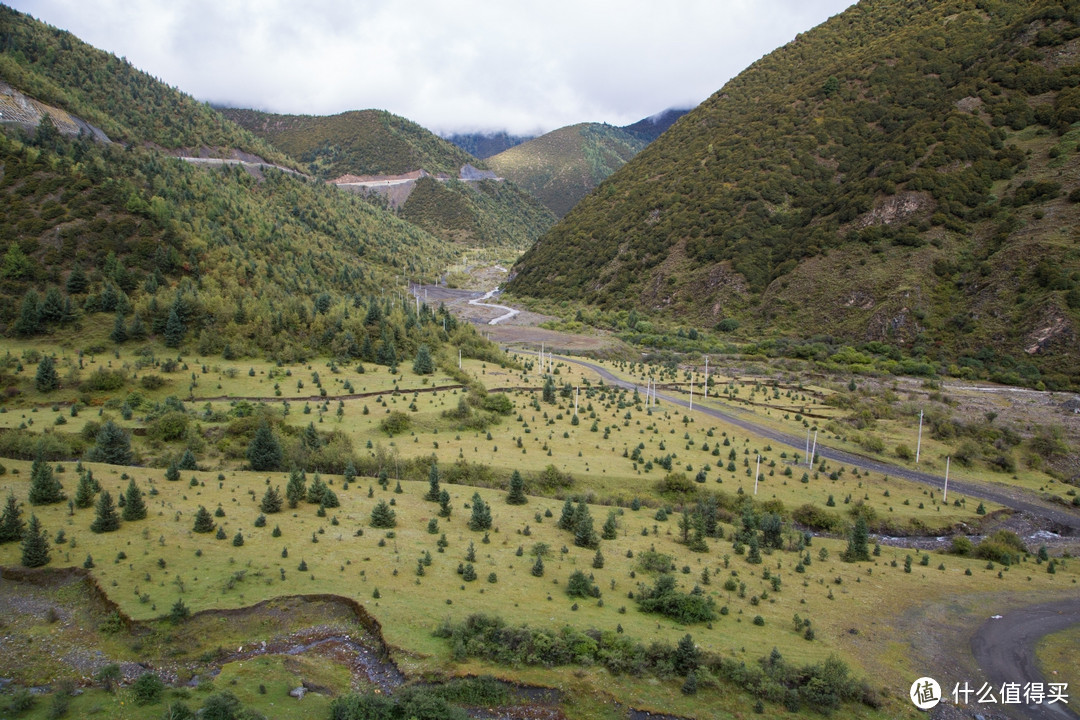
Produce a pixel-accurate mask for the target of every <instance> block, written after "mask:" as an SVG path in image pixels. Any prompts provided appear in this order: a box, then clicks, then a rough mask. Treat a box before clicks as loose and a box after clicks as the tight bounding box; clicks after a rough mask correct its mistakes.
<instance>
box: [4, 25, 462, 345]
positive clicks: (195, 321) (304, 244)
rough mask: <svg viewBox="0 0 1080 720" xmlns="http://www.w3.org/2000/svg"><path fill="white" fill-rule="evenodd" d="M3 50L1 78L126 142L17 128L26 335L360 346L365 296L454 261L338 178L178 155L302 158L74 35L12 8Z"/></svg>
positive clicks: (13, 302)
mask: <svg viewBox="0 0 1080 720" xmlns="http://www.w3.org/2000/svg"><path fill="white" fill-rule="evenodd" d="M0 48H2V52H0V79H2V80H3V81H4V82H6V83H8V84H10V85H11V86H13V87H15V88H17V89H18V90H20V91H22V92H23V93H26V95H28V96H30V97H33V98H35V99H37V100H41V101H43V102H47V103H49V104H50V105H52V106H55V107H57V108H59V109H61V110H63V111H64V112H67V113H72V114H74V115H77V116H79V117H81V118H83V119H84V120H86V121H88V122H90V123H92V124H93V125H95V126H97V127H100V128H102V129H103V130H104V131H105V132H106V133H107V134H108V136H109V138H110V139H111V140H112V141H114V142H111V143H106V142H99V141H96V140H94V139H93V138H91V137H89V136H87V135H84V136H81V137H67V136H63V135H61V134H60V133H58V132H57V131H56V128H55V127H54V125H53V123H52V122H51V121H50V122H44V121H43V122H41V124H40V125H39V126H38V127H37V128H36V130H32V131H30V132H28V131H27V130H25V129H24V128H23V127H22V126H20V125H9V124H4V125H0V130H2V132H0V204H2V206H3V207H4V212H3V213H0V252H3V253H4V257H3V260H2V261H0V324H2V325H3V327H4V329H5V331H6V332H7V333H8V334H9V335H14V336H22V337H30V336H34V335H38V334H42V333H50V332H54V331H58V330H62V329H65V328H70V327H75V326H78V325H80V324H86V323H96V324H103V323H109V324H110V325H111V324H112V323H113V322H115V323H116V324H117V326H120V325H123V326H124V328H125V329H126V330H133V332H130V333H129V334H131V335H132V336H134V337H139V336H142V337H145V336H146V335H147V334H155V335H158V336H166V335H168V337H167V338H166V339H167V340H168V342H169V344H171V345H173V346H175V347H180V346H185V347H187V346H190V347H193V348H197V349H198V351H199V352H200V353H215V352H221V351H222V350H224V349H225V348H226V346H228V347H229V348H230V351H231V352H232V353H234V354H237V355H242V354H244V353H247V352H251V353H255V352H260V353H269V354H271V355H275V356H278V357H294V356H295V355H296V354H297V353H299V354H310V353H311V352H313V351H328V352H342V353H344V354H345V355H349V354H350V353H351V352H352V350H353V349H355V346H356V345H357V344H359V335H357V334H356V333H355V332H350V331H352V330H355V328H352V327H351V326H352V325H353V324H355V323H356V322H359V321H360V320H361V319H362V318H359V319H357V318H355V316H356V315H357V314H359V313H361V312H362V311H358V310H356V309H355V308H357V307H359V306H360V305H361V301H362V300H363V305H364V307H366V306H367V305H368V302H367V300H368V296H369V294H376V293H378V294H382V293H384V292H387V291H389V290H391V289H392V288H394V287H395V286H396V287H401V288H403V287H404V283H405V280H406V279H407V278H414V279H415V278H422V277H425V276H426V277H428V278H433V277H434V276H435V275H436V274H437V273H438V272H439V271H441V270H442V269H443V268H444V267H445V266H446V264H447V263H449V262H450V261H451V259H452V258H453V257H454V253H453V251H452V250H451V249H450V248H449V246H448V245H447V243H445V242H442V241H440V240H438V239H436V238H435V237H434V236H432V235H430V234H429V233H426V232H424V231H423V230H421V229H419V228H418V227H417V226H416V225H414V224H411V223H408V222H405V221H403V220H401V219H399V218H397V217H395V216H394V214H392V213H390V212H387V211H384V210H382V209H380V208H377V207H374V206H373V205H371V204H370V203H367V202H364V201H363V200H361V199H359V198H357V197H356V196H353V195H349V194H347V193H343V192H341V191H339V190H338V189H337V188H335V187H333V186H328V185H324V184H322V183H317V182H312V181H306V180H304V179H302V178H297V177H294V176H292V175H289V174H287V173H283V172H278V171H274V170H265V171H261V172H260V171H256V170H246V169H243V168H241V167H238V166H228V165H227V166H223V167H220V168H217V169H208V168H204V167H195V166H192V165H189V164H187V163H185V162H183V161H181V160H179V159H177V158H176V157H174V155H175V154H176V153H177V151H178V150H179V149H181V148H204V147H207V148H216V149H218V150H220V151H221V152H232V151H234V150H235V151H240V152H243V153H251V154H258V155H260V156H262V157H265V158H267V159H270V160H273V161H275V162H279V163H284V164H286V165H289V164H291V160H290V159H289V158H288V157H286V156H285V155H283V154H281V153H280V152H278V151H276V150H274V149H273V148H272V147H270V146H269V145H267V144H266V143H265V142H264V141H262V140H259V139H258V138H255V137H254V136H252V135H251V134H250V133H248V132H247V131H245V130H243V129H241V128H240V127H238V126H236V125H234V124H233V123H231V122H229V121H227V120H225V119H224V118H223V117H222V116H220V115H219V114H218V113H216V112H214V111H213V110H211V109H210V108H208V107H206V106H205V105H203V104H200V103H198V102H196V101H194V100H193V99H192V98H190V97H189V96H187V95H184V94H182V93H181V92H179V91H177V90H175V89H172V88H169V87H167V86H165V85H163V84H162V83H160V82H158V81H156V80H154V79H153V78H151V77H149V76H148V75H146V74H145V73H142V72H140V71H138V70H136V69H134V68H132V67H131V66H130V65H128V64H127V63H126V62H124V61H121V60H118V59H116V58H115V57H113V56H110V55H108V54H106V53H103V52H101V51H98V50H96V49H94V48H92V47H90V46H88V45H86V44H85V43H82V42H81V41H79V40H78V39H77V38H75V37H73V36H72V35H70V34H69V33H66V32H62V31H59V30H55V29H53V28H50V27H48V26H46V25H44V24H42V23H39V22H36V21H34V20H33V19H31V18H30V17H28V16H26V15H22V14H20V13H17V12H15V11H12V10H10V9H9V8H6V7H3V6H0ZM161 148H166V151H164V152H163V151H162V150H161ZM350 309H352V313H350ZM102 313H105V314H106V315H105V316H104V317H101V314H102ZM350 315H352V316H353V317H352V318H350ZM350 321H352V322H350ZM399 347H400V346H399Z"/></svg>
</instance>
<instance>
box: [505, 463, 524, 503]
mask: <svg viewBox="0 0 1080 720" xmlns="http://www.w3.org/2000/svg"><path fill="white" fill-rule="evenodd" d="M527 502H529V499H528V498H527V497H525V481H524V480H523V479H522V477H521V473H520V472H518V471H517V470H515V471H514V472H512V473H511V474H510V491H509V492H508V493H507V494H506V504H507V505H524V504H525V503H527Z"/></svg>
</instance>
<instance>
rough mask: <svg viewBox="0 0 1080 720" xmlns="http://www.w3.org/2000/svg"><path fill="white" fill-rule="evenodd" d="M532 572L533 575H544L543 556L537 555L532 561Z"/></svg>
mask: <svg viewBox="0 0 1080 720" xmlns="http://www.w3.org/2000/svg"><path fill="white" fill-rule="evenodd" d="M532 574H533V576H535V577H543V576H544V558H542V557H540V556H539V555H537V556H536V562H534V563H533V566H532Z"/></svg>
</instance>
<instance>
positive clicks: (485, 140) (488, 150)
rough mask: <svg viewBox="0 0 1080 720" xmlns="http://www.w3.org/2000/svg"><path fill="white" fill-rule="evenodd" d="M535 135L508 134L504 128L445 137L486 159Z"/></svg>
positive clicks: (476, 155) (468, 151)
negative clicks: (496, 130)
mask: <svg viewBox="0 0 1080 720" xmlns="http://www.w3.org/2000/svg"><path fill="white" fill-rule="evenodd" d="M534 137H536V136H535V135H510V134H509V133H507V132H506V131H505V130H503V131H501V132H494V133H454V134H453V135H447V136H446V139H447V140H449V141H450V142H452V143H454V144H455V145H457V146H458V147H459V148H461V149H462V150H464V151H465V152H467V153H469V154H470V155H473V156H475V157H478V158H480V159H481V160H486V159H487V158H489V157H491V156H492V155H498V154H499V153H501V152H502V151H503V150H509V149H510V148H512V147H514V146H515V145H520V144H521V143H523V142H527V141H529V140H532V139H533V138H534Z"/></svg>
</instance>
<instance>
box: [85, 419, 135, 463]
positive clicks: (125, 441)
mask: <svg viewBox="0 0 1080 720" xmlns="http://www.w3.org/2000/svg"><path fill="white" fill-rule="evenodd" d="M86 459H87V460H90V461H91V462H102V463H109V464H111V465H130V464H131V462H132V453H131V439H130V438H129V437H128V434H127V433H126V432H124V429H123V428H122V427H120V426H119V425H117V424H116V423H115V422H113V421H112V420H109V421H107V422H106V423H105V424H104V425H102V426H101V430H99V431H98V434H97V438H96V440H95V442H94V447H92V448H90V452H88V453H87V454H86Z"/></svg>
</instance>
